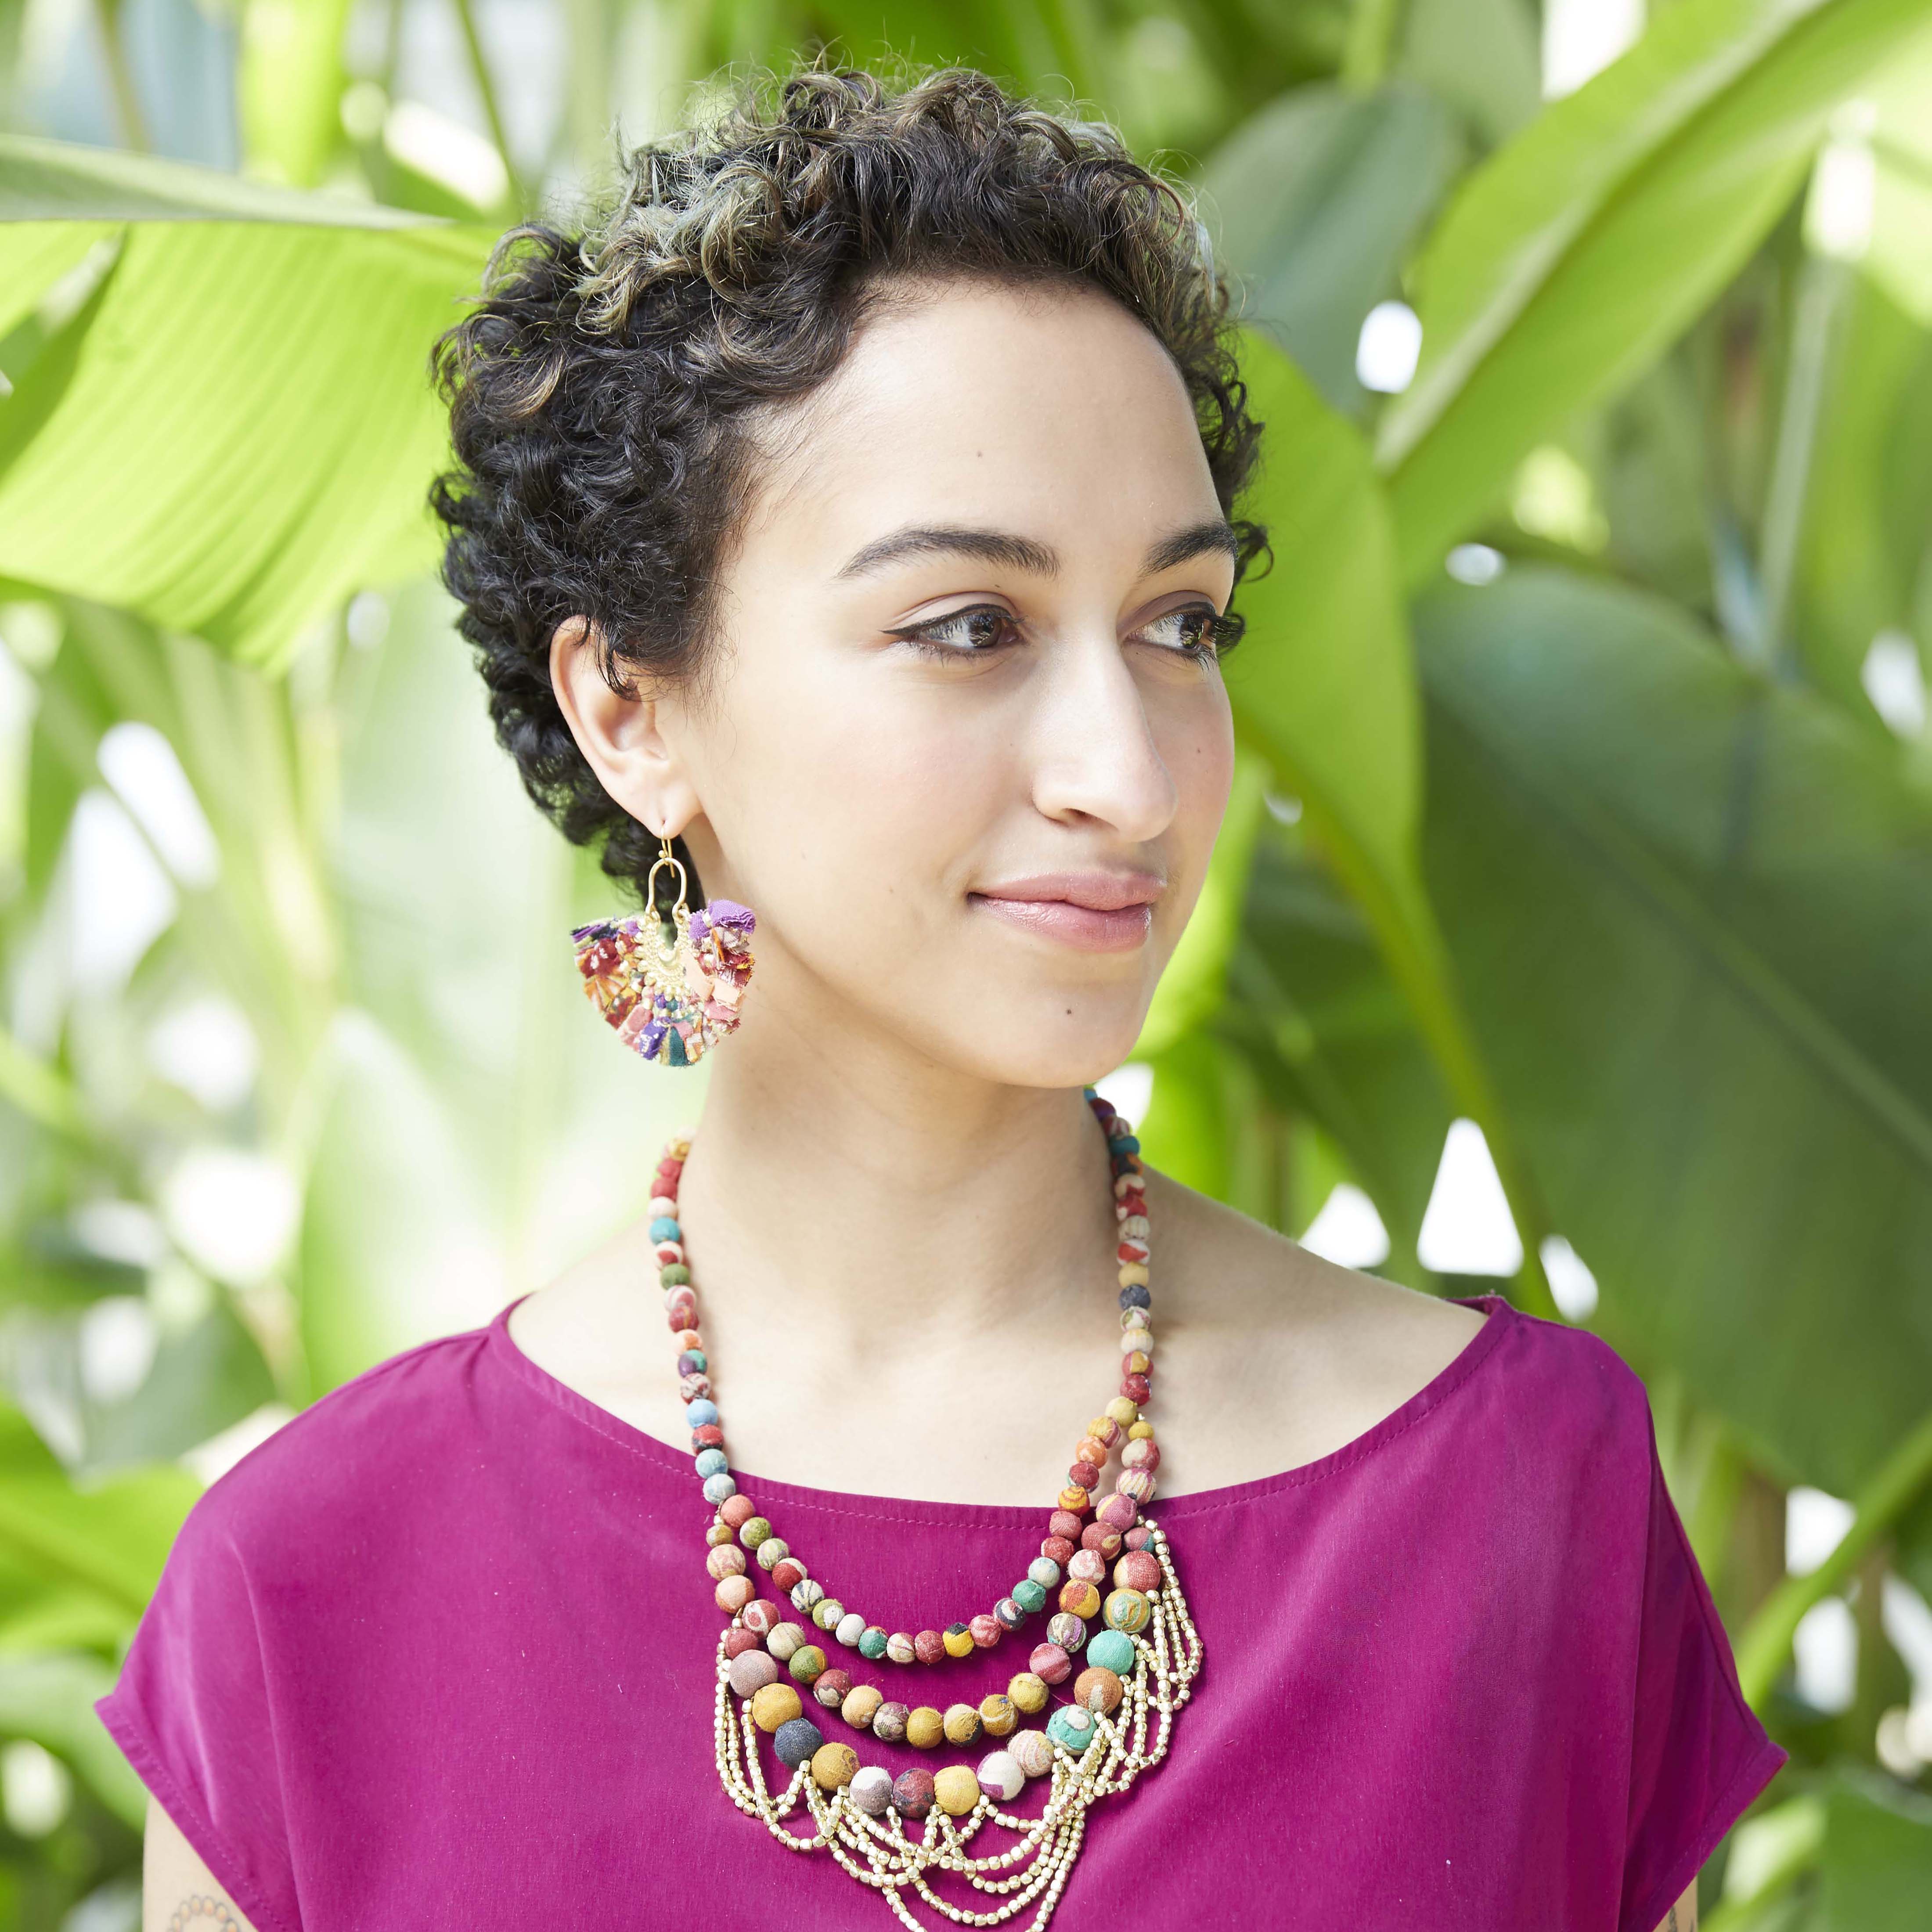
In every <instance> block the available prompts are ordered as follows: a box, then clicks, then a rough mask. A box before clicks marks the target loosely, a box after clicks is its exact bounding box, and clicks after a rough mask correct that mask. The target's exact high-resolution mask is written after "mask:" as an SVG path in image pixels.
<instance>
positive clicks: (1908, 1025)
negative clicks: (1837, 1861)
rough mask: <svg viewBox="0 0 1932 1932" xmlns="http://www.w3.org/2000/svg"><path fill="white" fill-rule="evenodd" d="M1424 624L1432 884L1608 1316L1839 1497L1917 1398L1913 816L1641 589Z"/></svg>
mask: <svg viewBox="0 0 1932 1932" xmlns="http://www.w3.org/2000/svg"><path fill="white" fill-rule="evenodd" d="M1417 621H1418V647H1419V650H1420V653H1421V663H1422V665H1423V668H1424V676H1425V680H1426V684H1427V690H1428V692H1429V695H1430V820H1429V828H1430V829H1429V837H1428V869H1429V877H1430V884H1431V886H1432V888H1433V892H1434V894H1435V896H1436V902H1437V904H1439V906H1440V907H1442V915H1443V919H1444V922H1445V926H1446V928H1447V929H1448V934H1449V937H1450V941H1451V945H1452V947H1453V950H1454V953H1455V956H1456V959H1457V964H1458V965H1459V966H1460V968H1461V969H1462V972H1461V978H1462V983H1463V986H1464V988H1465V989H1466V996H1467V998H1468V1000H1469V1007H1470V1010H1471V1013H1472V1017H1473V1019H1474V1022H1475V1026H1476V1029H1477V1031H1478V1035H1479V1037H1481V1040H1482V1043H1483V1045H1484V1049H1486V1052H1487V1055H1488V1058H1489V1061H1490V1066H1491V1067H1492V1068H1493V1071H1494V1073H1495V1076H1496V1081H1497V1083H1498V1085H1499V1088H1501V1090H1502V1094H1503V1095H1504V1097H1505V1101H1506V1103H1507V1104H1508V1108H1509V1110H1510V1112H1511V1117H1512V1118H1513V1119H1514V1120H1515V1121H1517V1124H1519V1126H1520V1129H1521V1131H1522V1133H1523V1138H1524V1142H1525V1144H1526V1146H1527V1148H1529V1150H1530V1151H1531V1155H1532V1160H1533V1162H1534V1165H1535V1171H1536V1175H1537V1178H1538V1181H1540V1182H1541V1184H1542V1187H1543V1188H1544V1191H1545V1193H1546V1194H1547V1197H1548V1199H1549V1200H1550V1204H1551V1206H1552V1208H1553V1212H1554V1214H1555V1216H1556V1220H1557V1222H1558V1224H1559V1226H1561V1227H1562V1229H1563V1230H1564V1232H1565V1233H1566V1234H1567V1235H1569V1236H1570V1237H1571V1239H1572V1240H1573V1241H1574V1243H1575V1244H1576V1246H1577V1249H1578V1250H1579V1252H1580V1253H1581V1254H1582V1256H1583V1259H1585V1261H1586V1262H1588V1263H1589V1265H1590V1266H1591V1268H1592V1269H1594V1270H1595V1272H1596V1274H1597V1276H1598V1280H1599V1281H1600V1282H1601V1284H1602V1289H1603V1301H1602V1306H1601V1313H1600V1322H1601V1327H1602V1328H1603V1329H1604V1332H1605V1334H1607V1335H1608V1336H1609V1337H1610V1339H1611V1340H1613V1341H1614V1342H1615V1343H1616V1344H1617V1345H1618V1346H1619V1347H1620V1348H1622V1349H1624V1350H1625V1352H1626V1353H1627V1354H1628V1355H1629V1357H1630V1358H1631V1360H1632V1361H1634V1362H1635V1363H1637V1364H1638V1365H1639V1366H1640V1367H1643V1368H1645V1369H1646V1370H1653V1369H1655V1368H1658V1367H1665V1366H1670V1367H1676V1368H1677V1369H1679V1370H1681V1371H1682V1373H1683V1375H1684V1376H1685V1379H1686V1381H1687V1382H1688V1385H1690V1387H1691V1388H1692V1389H1693V1390H1694V1391H1695V1392H1697V1394H1698V1395H1699V1396H1700V1397H1701V1398H1702V1399H1703V1400H1705V1401H1706V1402H1708V1403H1711V1404H1712V1405H1713V1406H1715V1407H1716V1408H1718V1409H1720V1410H1721V1411H1722V1412H1724V1414H1726V1415H1728V1416H1729V1417H1730V1418H1732V1419H1733V1421H1735V1422H1736V1424H1738V1425H1739V1427H1740V1428H1741V1429H1742V1430H1743V1431H1744V1432H1745V1435H1746V1436H1747V1437H1748V1439H1750V1440H1751V1442H1753V1443H1754V1445H1755V1447H1756V1448H1757V1450H1758V1451H1759V1452H1760V1454H1761V1455H1762V1456H1763V1457H1764V1458H1765V1459H1766V1460H1767V1461H1768V1463H1769V1466H1771V1467H1772V1468H1773V1469H1776V1470H1778V1471H1780V1472H1782V1473H1784V1475H1786V1476H1787V1477H1788V1478H1794V1479H1795V1478H1803V1479H1805V1480H1808V1481H1813V1482H1815V1483H1817V1484H1820V1485H1821V1486H1823V1487H1826V1488H1827V1489H1829V1490H1832V1491H1833V1492H1834V1493H1838V1494H1841V1495H1849V1494H1851V1493H1852V1492H1853V1491H1854V1490H1855V1489H1856V1487H1857V1486H1858V1483H1859V1481H1860V1480H1861V1478H1863V1477H1864V1475H1867V1473H1868V1472H1870V1470H1871V1469H1873V1468H1874V1467H1876V1466H1877V1465H1878V1464H1879V1462H1880V1461H1881V1460H1882V1459H1883V1457H1885V1454H1886V1452H1887V1451H1888V1450H1890V1449H1891V1448H1893V1447H1894V1445H1895V1444H1896V1443H1897V1442H1898V1441H1900V1439H1903V1437H1904V1436H1905V1435H1906V1433H1907V1432H1908V1431H1909V1430H1910V1429H1911V1428H1912V1427H1913V1426H1914V1425H1915V1424H1917V1423H1918V1421H1920V1419H1921V1417H1922V1416H1923V1415H1924V1411H1925V1408H1926V1403H1927V1394H1926V1392H1927V1390H1928V1388H1932V1288H1928V1286H1927V1284H1928V1283H1932V1004H1928V1003H1927V1001H1926V999H1925V997H1924V989H1925V987H1926V986H1927V983H1929V982H1932V799H1927V796H1925V794H1924V793H1923V791H1922V790H1916V789H1915V788H1914V787H1912V786H1911V785H1910V784H1909V783H1908V782H1907V781H1906V778H1904V777H1903V775H1902V773H1901V771H1900V768H1899V766H1898V765H1897V762H1896V760H1895V756H1894V753H1893V751H1892V750H1891V748H1890V747H1889V746H1888V745H1886V744H1885V743H1884V742H1882V741H1876V740H1874V739H1873V737H1872V736H1871V734H1870V733H1866V732H1864V731H1862V730H1860V729H1859V728H1858V727H1857V726H1855V724H1853V723H1852V721H1850V720H1849V719H1847V718H1845V717H1844V716H1843V714H1842V713H1841V712H1838V711H1837V710H1836V709H1834V708H1832V707H1831V706H1828V705H1826V704H1825V703H1822V702H1821V701H1820V700H1817V699H1815V698H1813V697H1808V696H1807V695H1805V694H1802V693H1799V692H1797V691H1792V690H1790V689H1787V688H1778V687H1776V686H1774V685H1772V684H1770V683H1769V682H1766V680H1764V679H1761V678H1760V676H1757V674H1756V673H1754V672H1752V671H1750V670H1746V669H1745V668H1743V667H1740V666H1739V664H1736V663H1735V662H1734V661H1732V660H1731V659H1730V658H1727V656H1726V655H1724V654H1723V653H1722V652H1721V651H1720V650H1719V649H1717V648H1716V646H1715V645H1714V644H1713V643H1712V642H1711V641H1710V640H1708V639H1707V638H1706V637H1705V636H1704V635H1703V634H1701V633H1700V631H1697V629H1696V628H1694V626H1692V625H1691V624H1690V623H1688V622H1687V621H1686V620H1685V619H1683V618H1682V616H1679V614H1678V613H1676V611H1675V610H1673V608H1672V607H1670V606H1668V605H1666V604H1662V603H1661V602H1657V601H1652V600H1651V599H1649V598H1644V597H1641V596H1639V595H1636V594H1634V593H1632V592H1628V591H1623V590H1619V589H1613V588H1611V587H1610V586H1607V585H1604V584H1602V583H1595V582H1591V581H1587V580H1583V579H1580V578H1576V577H1569V576H1567V575H1565V574H1560V573H1556V572H1546V571H1520V572H1513V573H1511V574H1510V575H1509V576H1508V577H1505V579H1504V580H1503V581H1502V583H1499V584H1498V585H1496V586H1493V587H1492V588H1490V589H1487V590H1483V591H1458V590H1456V589H1453V588H1445V589H1444V590H1443V591H1442V592H1439V593H1437V594H1436V595H1433V596H1431V597H1430V598H1427V599H1426V600H1424V602H1423V603H1422V604H1420V605H1419V606H1418V612H1417Z"/></svg>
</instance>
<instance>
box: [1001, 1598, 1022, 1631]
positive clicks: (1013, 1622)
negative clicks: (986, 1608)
mask: <svg viewBox="0 0 1932 1932" xmlns="http://www.w3.org/2000/svg"><path fill="white" fill-rule="evenodd" d="M993 1615H994V1616H995V1617H996V1618H998V1620H999V1625H1000V1628H1001V1629H1002V1630H1004V1631H1016V1630H1018V1629H1019V1627H1020V1625H1022V1624H1023V1623H1025V1622H1026V1620H1027V1613H1026V1612H1025V1610H1022V1609H1021V1607H1020V1606H1019V1603H1018V1602H1017V1601H1016V1600H1015V1599H1014V1598H1011V1597H1002V1598H1001V1599H1000V1601H998V1603H997V1604H995V1605H994V1606H993Z"/></svg>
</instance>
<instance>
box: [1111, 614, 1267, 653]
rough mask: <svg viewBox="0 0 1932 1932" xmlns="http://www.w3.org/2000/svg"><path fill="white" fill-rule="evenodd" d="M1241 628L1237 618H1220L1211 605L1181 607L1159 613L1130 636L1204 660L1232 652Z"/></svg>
mask: <svg viewBox="0 0 1932 1932" xmlns="http://www.w3.org/2000/svg"><path fill="white" fill-rule="evenodd" d="M1242 628H1243V627H1242V622H1241V619H1240V618H1238V617H1235V616H1226V617H1224V616H1222V615H1221V614H1220V612H1219V611H1217V610H1216V609H1215V608H1214V606H1213V605H1212V604H1181V605H1180V606H1178V607H1177V608H1175V609H1174V610H1164V611H1163V612H1162V613H1161V614H1160V616H1158V617H1157V618H1155V619H1154V621H1153V622H1151V623H1148V624H1143V625H1142V626H1141V628H1139V630H1138V631H1136V632H1135V633H1134V635H1135V636H1136V637H1140V638H1142V639H1144V640H1145V641H1146V642H1148V643H1152V644H1157V645H1159V646H1160V648H1161V649H1163V650H1170V651H1173V652H1176V653H1178V655H1181V656H1182V657H1189V658H1201V659H1202V660H1204V661H1205V660H1206V659H1208V658H1215V657H1218V656H1220V654H1221V653H1222V652H1223V651H1226V650H1229V649H1232V647H1233V646H1234V643H1235V639H1236V638H1237V637H1239V636H1240V635H1241V630H1242Z"/></svg>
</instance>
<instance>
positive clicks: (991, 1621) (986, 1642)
mask: <svg viewBox="0 0 1932 1932" xmlns="http://www.w3.org/2000/svg"><path fill="white" fill-rule="evenodd" d="M966 1628H968V1630H969V1631H971V1632H972V1634H973V1641H974V1643H977V1645H978V1646H980V1649H982V1650H991V1649H992V1647H993V1646H994V1645H995V1644H996V1643H998V1642H999V1640H1000V1620H999V1619H998V1617H996V1616H994V1615H993V1614H992V1612H991V1611H990V1610H982V1611H981V1612H980V1614H979V1615H978V1616H977V1617H975V1618H974V1619H973V1620H972V1622H970V1623H969V1624H968V1625H967V1626H966Z"/></svg>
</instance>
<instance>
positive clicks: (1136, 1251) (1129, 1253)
mask: <svg viewBox="0 0 1932 1932" xmlns="http://www.w3.org/2000/svg"><path fill="white" fill-rule="evenodd" d="M1114 1259H1115V1260H1116V1261H1121V1262H1147V1261H1148V1260H1151V1259H1152V1256H1151V1254H1150V1253H1149V1252H1148V1244H1146V1242H1145V1241H1123V1242H1122V1243H1121V1245H1120V1246H1119V1247H1118V1248H1116V1249H1115V1250H1114Z"/></svg>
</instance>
